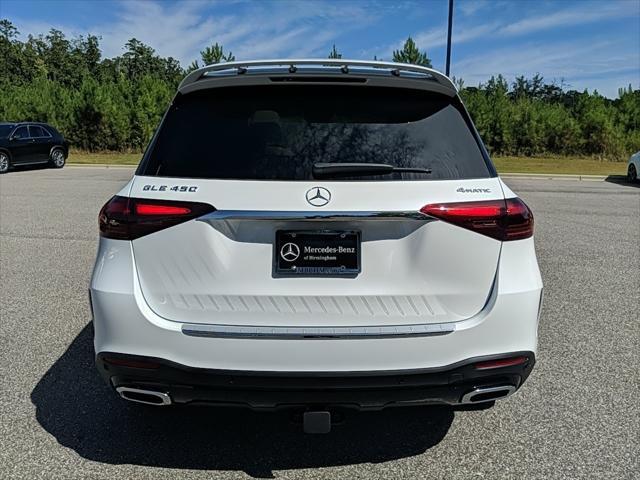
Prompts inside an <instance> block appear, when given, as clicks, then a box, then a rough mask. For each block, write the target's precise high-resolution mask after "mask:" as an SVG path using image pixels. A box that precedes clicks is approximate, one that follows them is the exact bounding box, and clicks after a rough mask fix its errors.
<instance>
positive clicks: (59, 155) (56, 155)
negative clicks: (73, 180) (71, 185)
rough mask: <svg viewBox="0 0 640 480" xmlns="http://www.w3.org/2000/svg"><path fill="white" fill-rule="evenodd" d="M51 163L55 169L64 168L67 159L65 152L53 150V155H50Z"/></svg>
mask: <svg viewBox="0 0 640 480" xmlns="http://www.w3.org/2000/svg"><path fill="white" fill-rule="evenodd" d="M49 161H50V162H51V165H52V166H53V168H62V167H64V164H65V162H66V159H65V158H64V152H63V151H62V149H61V148H54V149H53V150H51V153H50V154H49Z"/></svg>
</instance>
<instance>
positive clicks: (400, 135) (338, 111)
mask: <svg viewBox="0 0 640 480" xmlns="http://www.w3.org/2000/svg"><path fill="white" fill-rule="evenodd" d="M455 102H456V100H454V99H451V98H449V97H445V96H443V95H439V94H436V93H432V92H424V91H420V90H408V89H400V88H378V87H375V88H374V87H362V86H336V85H332V86H320V85H315V86H309V85H303V86H299V85H286V86H283V85H274V86H261V87H233V88H214V89H209V90H205V91H198V92H194V93H191V94H187V95H184V96H178V98H177V99H176V101H175V102H174V104H173V105H172V106H171V107H170V109H169V111H168V112H167V115H166V117H165V120H164V122H163V124H162V126H161V128H160V131H159V132H158V134H157V137H156V139H155V141H154V143H153V145H152V146H151V148H150V149H149V151H148V152H147V154H146V157H145V161H144V162H143V164H142V165H141V167H140V169H139V174H142V175H157V176H167V177H193V178H217V179H243V180H311V179H313V173H312V169H313V165H314V163H383V164H387V165H392V166H394V167H403V168H425V169H430V170H431V174H424V173H407V172H394V173H391V174H389V175H376V176H357V177H352V178H347V180H351V181H357V180H400V179H405V180H435V179H439V180H442V179H460V178H484V177H489V176H491V174H490V171H489V168H488V167H487V164H486V163H485V160H484V157H483V156H482V152H481V150H480V147H479V145H478V143H477V142H476V139H475V137H474V135H473V133H472V132H471V130H470V127H469V125H468V124H467V122H466V121H465V114H464V113H463V112H462V111H461V110H460V109H459V107H458V106H457V105H456V104H455ZM341 180H344V178H341Z"/></svg>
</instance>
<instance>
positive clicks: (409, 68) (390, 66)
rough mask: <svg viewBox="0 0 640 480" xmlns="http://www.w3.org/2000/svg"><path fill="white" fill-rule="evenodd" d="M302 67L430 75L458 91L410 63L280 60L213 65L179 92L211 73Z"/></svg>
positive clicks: (192, 77)
mask: <svg viewBox="0 0 640 480" xmlns="http://www.w3.org/2000/svg"><path fill="white" fill-rule="evenodd" d="M301 65H317V66H329V67H341V68H342V72H343V73H347V72H348V71H349V67H350V66H353V67H371V68H380V69H387V70H391V73H393V74H394V75H396V76H397V75H399V72H401V71H405V72H414V73H422V74H428V75H430V76H431V77H432V78H433V79H434V80H435V81H436V82H438V83H439V84H440V85H442V86H443V87H445V88H447V89H451V90H453V91H454V92H455V91H457V88H456V86H455V85H454V83H453V82H452V81H451V79H450V78H449V77H447V76H446V75H444V74H443V73H440V72H438V71H437V70H434V69H432V68H427V67H422V66H420V65H412V64H409V63H396V62H379V61H374V60H345V59H343V58H307V59H279V60H250V61H246V62H224V63H215V64H213V65H207V66H206V67H203V68H199V69H198V70H194V71H193V72H191V73H190V74H189V75H187V76H186V77H185V78H184V79H183V80H182V82H181V83H180V86H179V87H178V90H182V89H183V88H185V87H187V86H188V85H191V84H193V83H195V82H197V81H198V80H200V79H202V78H203V77H206V74H207V73H209V72H216V71H223V70H233V69H234V68H235V69H237V73H238V74H243V73H245V72H246V71H247V68H250V67H268V66H283V67H289V72H290V73H295V72H296V70H297V68H296V67H298V66H301Z"/></svg>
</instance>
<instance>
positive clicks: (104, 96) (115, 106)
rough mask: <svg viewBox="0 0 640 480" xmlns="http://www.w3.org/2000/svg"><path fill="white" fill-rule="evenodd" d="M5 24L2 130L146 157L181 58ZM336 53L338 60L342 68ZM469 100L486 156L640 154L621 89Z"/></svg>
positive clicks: (533, 91)
mask: <svg viewBox="0 0 640 480" xmlns="http://www.w3.org/2000/svg"><path fill="white" fill-rule="evenodd" d="M18 37H19V32H18V30H17V29H16V28H15V27H14V26H13V24H12V23H11V22H10V21H8V20H2V19H0V91H1V92H2V95H0V121H2V120H5V121H6V120H13V121H29V120H31V121H43V122H49V123H51V124H53V125H55V126H56V128H58V129H59V130H60V131H61V132H62V133H63V134H64V135H65V136H66V137H67V138H68V139H69V141H70V142H71V144H72V145H73V146H74V147H75V148H79V149H82V150H86V151H120V152H123V151H131V152H140V151H142V150H143V149H144V148H145V146H146V144H147V143H148V142H149V139H150V138H151V136H152V135H153V131H154V129H155V128H156V126H157V125H158V123H159V121H160V119H161V117H162V115H163V113H164V111H165V109H166V108H167V106H168V104H169V102H170V101H171V98H172V96H173V95H174V92H175V90H176V87H177V86H178V84H179V82H180V81H181V79H182V78H183V77H184V75H185V74H186V73H188V72H190V71H192V70H194V69H197V68H199V67H200V65H199V63H198V62H197V61H194V62H193V63H192V64H191V65H190V66H189V67H188V68H187V69H186V70H183V69H182V67H181V66H180V64H179V63H178V61H177V60H176V59H174V58H171V57H169V58H162V57H160V56H158V55H157V54H156V52H155V51H154V50H153V48H151V47H150V46H148V45H145V44H144V43H142V42H141V41H139V40H137V39H135V38H132V39H130V40H129V41H128V42H127V43H126V44H125V46H124V53H123V54H122V55H121V56H118V57H115V58H107V59H103V58H102V55H101V51H100V45H99V42H100V39H99V38H98V37H95V36H92V35H88V36H86V37H83V36H79V37H76V38H73V39H68V38H67V37H66V36H65V35H64V33H63V32H61V31H59V30H55V29H52V30H50V31H49V33H48V34H46V35H38V36H37V37H34V36H29V38H28V39H27V40H26V41H24V42H23V41H20V40H18ZM200 54H201V60H202V62H203V64H204V65H207V64H211V63H218V62H222V61H233V60H235V57H234V56H233V54H232V53H231V52H226V53H225V51H224V49H223V47H222V45H219V44H217V43H215V44H214V45H212V46H210V47H207V48H205V49H204V50H202V52H200ZM341 57H342V55H341V54H340V53H339V52H338V51H337V49H336V46H335V45H334V46H333V48H332V50H331V52H330V54H329V58H341ZM393 59H394V60H395V61H399V62H407V63H414V64H417V65H426V66H431V61H430V60H429V58H428V57H427V54H426V53H425V52H421V51H420V50H419V49H418V47H417V46H416V44H415V42H414V41H413V40H412V39H411V38H408V39H407V41H406V42H405V44H404V47H403V49H402V50H399V51H396V52H394V54H393ZM456 84H457V85H458V88H459V89H460V94H461V96H462V97H463V100H464V101H465V104H466V106H467V108H468V110H469V112H470V114H471V116H472V118H473V120H474V122H475V124H476V127H477V128H478V131H479V132H480V134H481V136H482V139H483V141H484V142H485V144H486V145H487V148H488V149H489V150H490V151H491V152H492V153H494V154H498V155H518V156H523V155H525V156H529V155H589V156H593V157H599V158H604V159H610V160H625V159H626V158H628V157H629V155H630V154H631V153H632V152H635V151H638V150H640V90H633V89H632V88H631V86H629V87H628V88H621V89H620V90H619V95H618V98H617V99H616V100H608V99H606V98H604V97H602V96H600V95H598V93H597V92H594V93H588V92H586V91H585V92H578V91H575V90H569V91H565V89H564V88H563V85H562V84H560V85H557V84H555V83H546V82H545V81H544V79H543V78H542V76H541V75H535V76H533V77H532V78H530V79H527V78H525V77H522V76H521V77H516V79H515V81H514V82H513V84H512V85H511V86H510V85H509V84H508V82H507V81H506V79H505V78H504V77H502V75H498V76H495V77H492V78H491V79H489V81H487V82H486V83H485V84H481V85H479V86H478V87H466V88H464V82H463V81H462V79H456Z"/></svg>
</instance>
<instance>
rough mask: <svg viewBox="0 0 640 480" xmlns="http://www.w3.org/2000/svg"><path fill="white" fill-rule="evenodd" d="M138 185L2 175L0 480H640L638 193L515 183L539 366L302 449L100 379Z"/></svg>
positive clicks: (223, 413)
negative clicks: (100, 311)
mask: <svg viewBox="0 0 640 480" xmlns="http://www.w3.org/2000/svg"><path fill="white" fill-rule="evenodd" d="M132 172H133V171H132V170H131V169H127V168H124V169H121V168H110V169H106V168H80V167H77V168H76V167H67V168H65V169H62V170H48V169H36V170H28V171H20V172H11V173H9V174H6V175H3V176H2V177H0V338H1V339H2V340H1V343H0V379H1V382H2V384H1V385H2V387H1V389H0V405H1V408H0V439H1V442H2V444H1V448H0V477H1V478H25V479H34V478H64V479H72V478H105V479H106V478H109V479H112V478H142V479H147V478H148V479H154V480H159V479H170V478H181V479H192V478H207V479H210V478H246V477H247V476H250V477H258V478H274V477H275V478H309V479H311V478H349V479H359V478H361V479H378V478H379V479H395V478H430V479H440V478H442V479H458V478H459V479H470V478H490V479H496V478H514V479H521V478H545V479H551V478H553V479H555V478H571V479H575V478H616V479H629V478H640V473H639V472H638V469H639V468H640V465H639V460H638V458H639V457H638V456H639V452H640V444H639V440H638V439H639V436H638V432H640V412H639V407H638V405H639V402H638V397H639V393H640V392H639V385H640V369H639V364H640V362H639V360H640V358H639V356H640V188H638V186H631V185H626V184H624V183H611V182H586V181H567V180H527V179H508V180H507V183H509V185H510V186H511V188H512V189H513V190H515V191H516V192H517V193H518V194H519V195H521V197H522V198H523V199H524V200H525V201H526V202H527V203H528V204H529V205H530V206H531V207H532V209H533V211H534V213H535V219H536V248H537V253H538V259H539V262H540V267H541V270H542V276H543V280H544V283H545V300H544V308H543V314H542V318H541V324H540V338H539V342H540V348H539V357H538V363H537V365H536V368H535V369H534V371H533V373H532V375H531V377H530V378H529V380H528V381H527V383H526V384H525V385H524V386H523V388H522V389H521V390H520V391H519V392H518V393H516V394H515V395H514V396H512V397H510V398H508V399H506V400H504V401H502V402H498V403H497V404H496V406H495V407H494V408H491V409H486V410H480V411H454V410H452V409H450V408H446V407H437V408H423V407H419V408H418V407H415V408H405V409H389V410H386V411H383V412H379V413H361V414H354V415H351V416H349V417H347V419H346V421H345V422H344V424H341V425H338V426H336V427H334V430H333V431H332V433H331V434H329V435H318V436H306V435H303V434H302V433H301V428H300V426H299V425H296V424H294V423H292V422H291V421H290V420H289V417H288V415H286V414H280V413H278V414H262V413H251V412H247V411H244V410H238V411H236V410H232V411H229V410H219V409H212V408H176V409H161V408H159V409H145V408H138V407H136V406H135V405H132V404H129V403H127V402H125V401H124V400H121V399H119V398H117V397H116V395H115V394H114V393H113V392H112V391H110V389H109V388H108V387H107V386H106V385H105V384H104V383H103V382H102V380H101V379H100V378H99V377H98V373H97V372H96V370H95V368H94V366H93V346H92V329H91V324H90V313H89V307H88V301H87V286H88V282H89V275H90V272H91V268H92V264H93V260H94V255H95V249H96V241H97V213H98V210H99V209H100V207H101V206H102V205H103V203H104V202H105V201H106V200H107V199H108V198H109V197H110V196H111V195H113V194H114V193H115V192H116V191H117V190H119V188H120V187H121V186H122V185H124V183H125V182H126V181H127V180H128V179H129V178H130V176H131V175H132ZM381 354H382V353H381Z"/></svg>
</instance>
